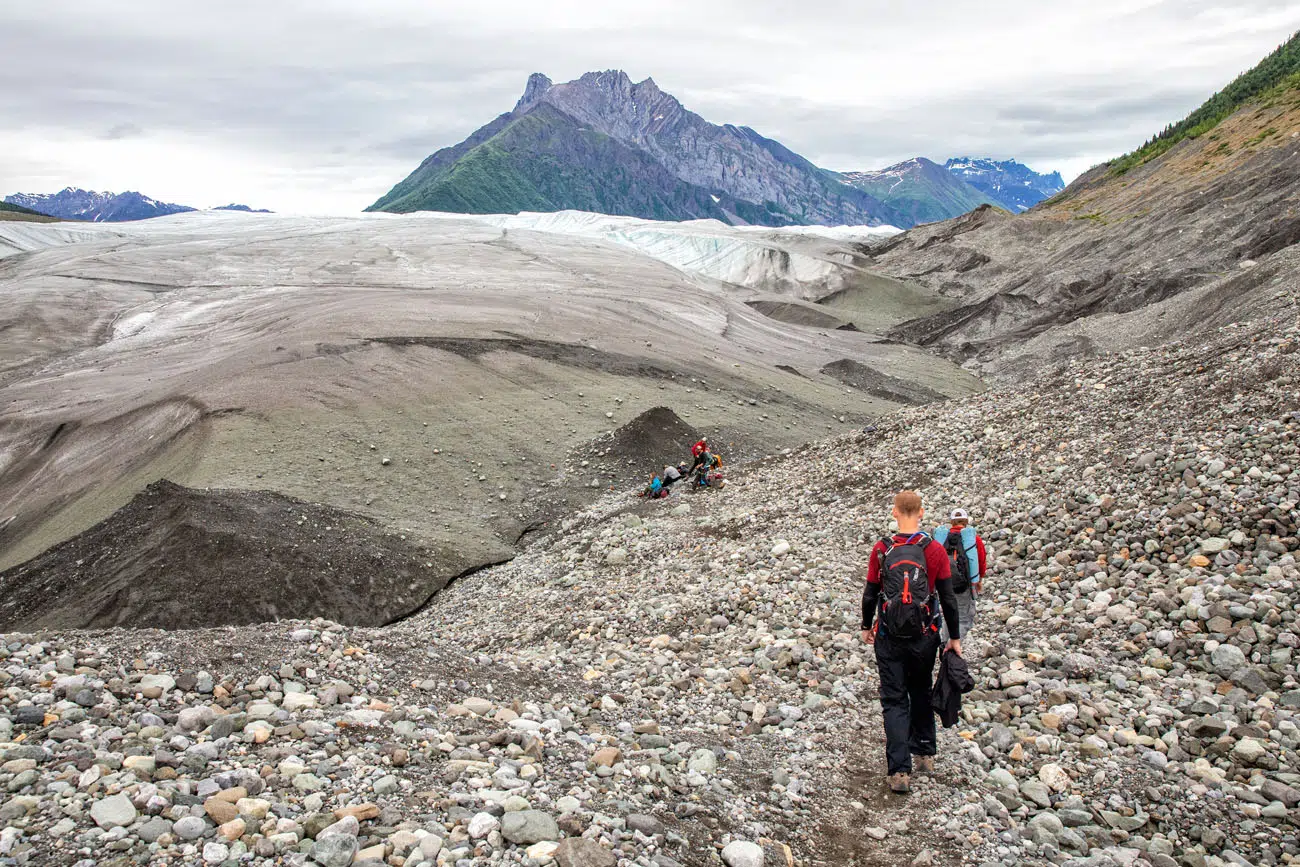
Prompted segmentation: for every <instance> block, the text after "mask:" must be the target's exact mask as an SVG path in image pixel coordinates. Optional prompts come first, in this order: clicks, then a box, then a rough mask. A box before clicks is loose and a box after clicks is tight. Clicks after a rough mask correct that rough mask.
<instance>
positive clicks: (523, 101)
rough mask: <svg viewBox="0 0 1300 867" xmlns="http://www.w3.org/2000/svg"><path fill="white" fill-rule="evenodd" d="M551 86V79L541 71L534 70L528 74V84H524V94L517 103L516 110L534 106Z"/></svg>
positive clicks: (524, 109) (525, 109)
mask: <svg viewBox="0 0 1300 867" xmlns="http://www.w3.org/2000/svg"><path fill="white" fill-rule="evenodd" d="M551 86H552V82H551V79H550V78H549V77H548V76H546V75H543V74H542V73H540V72H534V73H533V74H532V75H530V76H528V84H527V85H525V86H524V95H523V96H521V97H519V102H517V103H515V111H516V112H520V111H527V110H528V109H530V108H532V107H533V106H534V105H536V104H537V103H538V101H540V100H541V98H542V97H543V96H545V95H546V92H547V91H548V90H550V89H551Z"/></svg>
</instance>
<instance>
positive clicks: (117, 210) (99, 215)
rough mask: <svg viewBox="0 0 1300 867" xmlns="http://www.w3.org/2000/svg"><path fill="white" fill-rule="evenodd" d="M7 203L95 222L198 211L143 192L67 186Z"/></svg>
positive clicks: (21, 195)
mask: <svg viewBox="0 0 1300 867" xmlns="http://www.w3.org/2000/svg"><path fill="white" fill-rule="evenodd" d="M5 201H6V202H8V203H9V204H11V205H21V206H22V207H24V208H30V209H31V210H33V211H37V212H39V213H42V214H48V215H50V216H51V217H59V218H61V219H64V220H86V221H89V222H93V223H121V222H127V221H129V220H147V219H149V218H150V217H165V216H167V215H168V214H180V213H183V212H185V211H193V210H195V209H194V208H191V207H189V206H187V205H173V204H171V203H169V202H160V201H158V200H156V199H151V198H149V197H148V196H146V195H143V194H142V193H136V192H125V193H97V192H93V191H90V190H81V189H77V188H76V187H67V188H66V189H63V190H60V191H59V192H57V193H15V194H14V195H12V196H6V197H5Z"/></svg>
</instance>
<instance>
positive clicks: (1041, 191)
mask: <svg viewBox="0 0 1300 867" xmlns="http://www.w3.org/2000/svg"><path fill="white" fill-rule="evenodd" d="M944 168H945V169H947V170H948V171H949V172H951V173H952V174H954V175H956V176H957V177H959V178H961V179H962V180H963V181H965V182H966V183H967V184H969V185H970V186H972V187H974V188H975V189H977V190H979V191H980V192H981V193H983V194H984V195H986V196H989V197H990V198H991V199H993V201H994V202H995V203H996V204H999V205H1001V206H1002V207H1004V208H1006V209H1007V210H1008V211H1011V212H1012V213H1013V214H1014V213H1019V212H1021V211H1027V210H1029V209H1030V208H1032V207H1033V206H1034V205H1037V204H1038V203H1039V202H1041V201H1043V200H1045V199H1050V198H1051V197H1052V196H1054V195H1056V194H1057V193H1059V192H1061V190H1063V189H1065V179H1064V178H1062V177H1061V173H1060V172H1052V173H1051V174H1046V175H1043V174H1039V173H1038V172H1036V171H1034V170H1033V169H1031V168H1029V166H1026V165H1024V164H1023V163H1018V162H1016V161H1015V160H992V159H982V158H976V157H955V158H953V159H950V160H948V162H946V163H945V164H944Z"/></svg>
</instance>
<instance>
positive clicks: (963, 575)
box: [931, 509, 988, 641]
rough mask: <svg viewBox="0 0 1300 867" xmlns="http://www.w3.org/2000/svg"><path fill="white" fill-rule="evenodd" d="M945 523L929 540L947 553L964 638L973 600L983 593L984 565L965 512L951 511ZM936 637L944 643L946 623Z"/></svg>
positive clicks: (978, 541) (979, 543) (980, 541)
mask: <svg viewBox="0 0 1300 867" xmlns="http://www.w3.org/2000/svg"><path fill="white" fill-rule="evenodd" d="M949 521H950V523H948V524H945V525H944V526H942V527H936V528H935V531H934V534H933V535H932V536H931V538H933V539H934V541H936V542H938V543H939V544H940V545H942V546H943V548H944V550H945V551H947V552H948V559H949V561H950V562H951V564H952V589H953V593H954V594H956V596H957V612H958V615H959V616H960V618H961V631H960V634H961V636H962V637H963V638H965V637H966V635H967V634H968V633H969V632H970V630H971V627H972V626H974V625H975V599H976V597H978V596H979V594H980V592H981V591H982V590H983V581H984V575H985V573H986V572H987V570H988V564H987V557H986V555H985V553H984V540H983V539H981V538H980V535H979V533H977V532H975V528H974V527H972V526H970V514H969V513H968V512H967V511H966V510H965V509H953V510H952V514H951V515H950V516H949ZM940 637H941V638H942V640H944V641H947V640H948V626H947V624H944V627H943V634H942V635H941V636H940Z"/></svg>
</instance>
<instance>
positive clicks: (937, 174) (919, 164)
mask: <svg viewBox="0 0 1300 867" xmlns="http://www.w3.org/2000/svg"><path fill="white" fill-rule="evenodd" d="M840 177H841V178H842V179H843V180H844V182H845V183H848V184H851V185H852V186H854V187H856V188H857V189H859V190H862V191H864V192H866V193H869V194H871V195H872V196H874V197H875V198H877V199H879V200H880V201H881V202H883V203H884V204H885V205H886V206H888V207H889V209H890V210H891V212H892V213H893V214H894V218H893V224H894V225H895V226H902V227H909V226H915V225H916V224H918V223H929V222H933V221H935V220H946V219H948V218H949V217H956V216H957V215H959V214H964V213H966V212H967V211H970V210H973V209H975V208H978V207H979V206H980V205H984V204H994V205H996V204H1000V203H999V202H998V201H997V200H995V199H993V198H992V197H990V196H989V195H988V194H986V193H984V192H982V191H980V190H977V189H975V188H974V187H973V186H971V185H970V184H967V183H966V182H964V181H963V180H962V179H961V178H960V177H958V176H956V175H954V174H953V173H952V172H949V171H945V170H944V168H943V166H941V165H939V164H938V163H936V162H933V161H931V160H928V159H926V158H925V157H914V158H913V159H910V160H904V161H903V162H901V163H897V164H895V165H892V166H890V167H889V168H886V169H880V170H878V171H866V172H844V173H843V174H841V175H840Z"/></svg>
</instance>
